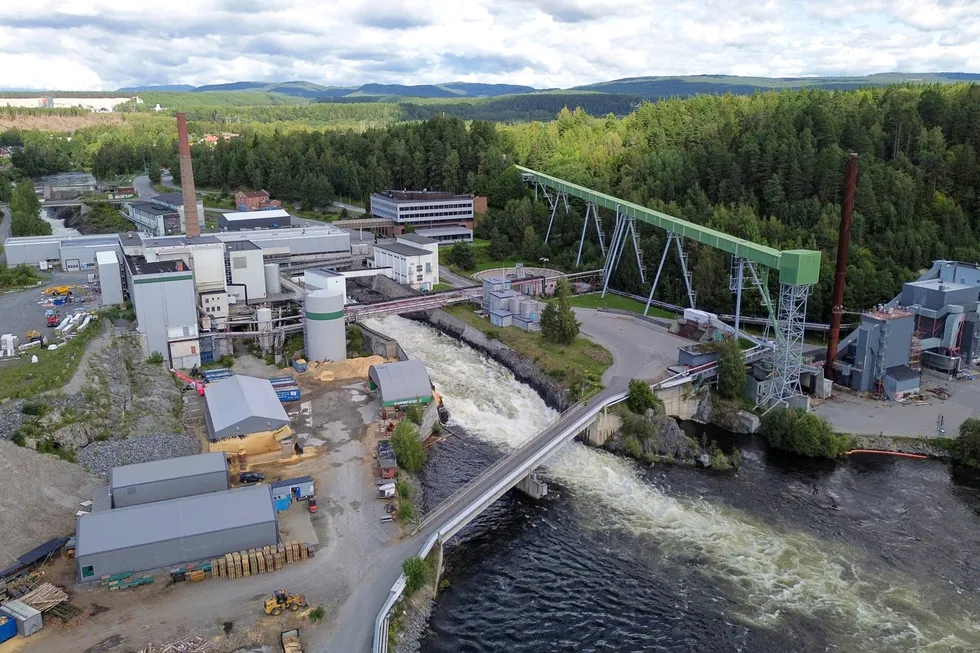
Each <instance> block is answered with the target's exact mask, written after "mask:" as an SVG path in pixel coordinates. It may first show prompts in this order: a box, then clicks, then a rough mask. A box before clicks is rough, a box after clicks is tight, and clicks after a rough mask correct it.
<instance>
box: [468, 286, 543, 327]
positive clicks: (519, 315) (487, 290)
mask: <svg viewBox="0 0 980 653" xmlns="http://www.w3.org/2000/svg"><path fill="white" fill-rule="evenodd" d="M482 307H483V310H484V311H485V312H486V313H487V315H488V316H489V317H490V322H491V324H493V325H494V326H499V327H509V326H516V327H518V328H519V329H522V330H524V331H540V330H541V316H542V314H543V313H544V303H542V302H539V301H537V300H536V299H531V298H530V297H525V296H524V295H522V294H521V293H519V292H517V291H516V290H514V289H513V288H511V281H510V279H506V278H503V277H487V278H486V279H484V280H483V298H482Z"/></svg>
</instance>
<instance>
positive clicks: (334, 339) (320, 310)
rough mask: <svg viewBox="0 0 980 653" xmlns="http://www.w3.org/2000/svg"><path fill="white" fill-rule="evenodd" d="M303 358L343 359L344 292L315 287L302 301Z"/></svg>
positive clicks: (345, 347)
mask: <svg viewBox="0 0 980 653" xmlns="http://www.w3.org/2000/svg"><path fill="white" fill-rule="evenodd" d="M303 311H304V316H305V318H306V320H305V322H306V333H305V335H306V358H307V359H308V360H310V361H342V360H344V359H345V358H347V330H346V328H345V327H344V293H343V292H339V293H338V292H337V291H336V290H315V291H313V292H311V293H309V294H307V295H306V299H305V300H304V307H303Z"/></svg>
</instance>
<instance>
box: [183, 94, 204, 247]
mask: <svg viewBox="0 0 980 653" xmlns="http://www.w3.org/2000/svg"><path fill="white" fill-rule="evenodd" d="M177 150H178V152H179V154H180V189H181V191H182V192H183V195H184V233H185V234H186V235H187V236H188V237H191V238H193V237H195V236H200V235H201V225H200V224H199V223H198V220H200V216H198V215H197V193H195V192H194V168H193V166H192V165H191V144H190V141H189V140H188V138H187V116H185V115H184V114H183V113H178V114H177Z"/></svg>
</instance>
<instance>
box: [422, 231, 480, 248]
mask: <svg viewBox="0 0 980 653" xmlns="http://www.w3.org/2000/svg"><path fill="white" fill-rule="evenodd" d="M415 233H416V234H417V235H419V236H424V237H426V238H431V239H432V240H434V241H436V242H437V243H439V245H440V246H442V245H454V244H456V243H472V242H473V230H472V229H467V228H466V227H429V228H423V229H416V230H415Z"/></svg>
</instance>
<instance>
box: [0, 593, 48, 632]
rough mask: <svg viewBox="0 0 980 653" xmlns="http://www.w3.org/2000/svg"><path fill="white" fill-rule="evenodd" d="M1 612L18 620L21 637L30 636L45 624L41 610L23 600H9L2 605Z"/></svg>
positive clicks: (18, 630)
mask: <svg viewBox="0 0 980 653" xmlns="http://www.w3.org/2000/svg"><path fill="white" fill-rule="evenodd" d="M0 612H2V613H4V614H5V615H7V616H8V617H10V618H12V619H13V620H14V621H16V622H17V634H18V635H20V636H21V637H30V636H31V635H33V634H34V633H36V632H37V631H39V630H41V628H42V626H44V622H43V621H42V619H41V613H40V611H38V610H36V609H35V608H32V607H31V606H29V605H27V604H26V603H24V602H23V601H7V602H6V603H4V604H3V605H0Z"/></svg>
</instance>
